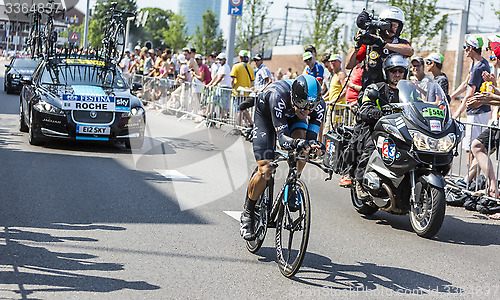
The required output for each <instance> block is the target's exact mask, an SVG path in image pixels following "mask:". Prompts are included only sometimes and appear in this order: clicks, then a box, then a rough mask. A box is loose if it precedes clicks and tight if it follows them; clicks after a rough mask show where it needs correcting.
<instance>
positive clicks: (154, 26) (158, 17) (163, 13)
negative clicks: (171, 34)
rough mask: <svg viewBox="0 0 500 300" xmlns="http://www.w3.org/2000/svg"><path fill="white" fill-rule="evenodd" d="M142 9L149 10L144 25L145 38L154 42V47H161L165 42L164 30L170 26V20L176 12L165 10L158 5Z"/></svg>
mask: <svg viewBox="0 0 500 300" xmlns="http://www.w3.org/2000/svg"><path fill="white" fill-rule="evenodd" d="M141 11H149V15H148V19H147V21H146V25H145V26H144V35H143V37H144V40H149V41H151V42H153V45H154V47H160V45H162V44H163V43H164V38H163V31H164V29H165V28H167V29H168V28H169V20H170V19H171V18H172V16H173V15H174V13H173V12H172V11H171V10H163V9H161V8H156V7H146V8H143V9H141Z"/></svg>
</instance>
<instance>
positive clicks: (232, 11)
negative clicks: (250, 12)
mask: <svg viewBox="0 0 500 300" xmlns="http://www.w3.org/2000/svg"><path fill="white" fill-rule="evenodd" d="M242 13H243V0H229V5H228V11H227V14H228V15H230V16H241V15H242Z"/></svg>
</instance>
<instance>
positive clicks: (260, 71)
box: [252, 54, 272, 93]
mask: <svg viewBox="0 0 500 300" xmlns="http://www.w3.org/2000/svg"><path fill="white" fill-rule="evenodd" d="M252 60H253V61H254V62H255V66H256V67H257V73H256V74H255V86H254V91H255V92H256V93H260V92H262V91H263V90H264V89H265V88H266V87H267V86H268V85H270V84H271V82H272V80H271V71H270V70H269V68H268V67H267V66H266V65H264V61H263V60H262V55H260V54H256V55H255V56H254V57H253V59H252Z"/></svg>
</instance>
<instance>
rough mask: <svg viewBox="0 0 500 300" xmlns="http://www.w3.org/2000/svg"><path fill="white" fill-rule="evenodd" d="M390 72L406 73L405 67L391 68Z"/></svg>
mask: <svg viewBox="0 0 500 300" xmlns="http://www.w3.org/2000/svg"><path fill="white" fill-rule="evenodd" d="M389 72H390V73H401V74H404V73H405V69H403V68H394V69H390V70H389Z"/></svg>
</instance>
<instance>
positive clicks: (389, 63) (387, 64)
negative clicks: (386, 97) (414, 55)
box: [382, 53, 410, 80]
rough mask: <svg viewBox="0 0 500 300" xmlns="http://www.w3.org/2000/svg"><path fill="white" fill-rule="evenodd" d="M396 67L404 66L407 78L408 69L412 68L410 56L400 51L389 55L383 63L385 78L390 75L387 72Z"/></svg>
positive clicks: (404, 77)
mask: <svg viewBox="0 0 500 300" xmlns="http://www.w3.org/2000/svg"><path fill="white" fill-rule="evenodd" d="M396 67H403V68H404V69H405V73H404V76H403V79H406V78H407V76H408V70H409V68H410V61H409V60H408V58H406V57H404V56H403V55H401V54H399V53H392V54H389V56H387V58H386V59H385V60H384V64H383V65H382V70H383V72H384V79H385V80H388V78H389V76H388V74H387V72H388V71H389V70H390V69H392V68H396Z"/></svg>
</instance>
